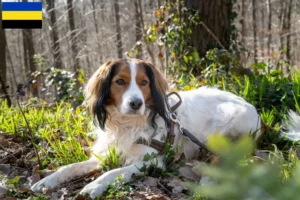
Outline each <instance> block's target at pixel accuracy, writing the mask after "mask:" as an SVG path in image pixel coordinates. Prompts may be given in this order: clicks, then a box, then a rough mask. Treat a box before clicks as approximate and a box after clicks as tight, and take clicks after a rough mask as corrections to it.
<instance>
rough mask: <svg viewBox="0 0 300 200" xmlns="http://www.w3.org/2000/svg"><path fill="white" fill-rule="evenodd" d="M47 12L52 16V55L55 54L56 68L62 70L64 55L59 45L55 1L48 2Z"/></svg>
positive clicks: (50, 22) (50, 21)
mask: <svg viewBox="0 0 300 200" xmlns="http://www.w3.org/2000/svg"><path fill="white" fill-rule="evenodd" d="M47 12H48V14H49V15H50V20H49V24H50V27H51V29H50V34H51V38H52V46H51V47H52V53H53V60H54V67H56V68H62V67H63V63H62V55H61V52H62V51H61V49H60V45H59V36H58V30H57V21H56V14H55V0H47Z"/></svg>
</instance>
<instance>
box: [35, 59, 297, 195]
mask: <svg viewBox="0 0 300 200" xmlns="http://www.w3.org/2000/svg"><path fill="white" fill-rule="evenodd" d="M167 90H168V83H167V81H166V79H165V78H164V76H163V75H162V74H161V73H160V72H159V71H158V70H157V69H156V68H155V67H154V66H153V65H152V64H150V63H148V62H145V61H142V60H136V59H121V60H116V61H113V62H107V63H105V64H104V65H102V66H101V67H100V68H99V69H98V70H97V71H96V72H95V73H94V75H93V76H92V77H91V79H90V80H89V82H88V84H87V86H86V93H85V95H86V102H87V106H88V107H89V109H90V111H91V113H92V114H93V117H94V120H95V123H96V124H97V126H98V127H99V128H96V132H97V135H98V140H97V142H96V144H95V145H94V147H93V149H92V150H93V153H94V154H97V155H99V156H105V155H106V153H107V150H108V146H110V145H116V146H117V149H118V151H119V152H122V156H123V157H124V160H125V163H124V167H122V168H118V169H114V170H111V171H108V172H106V173H104V174H103V175H101V176H100V177H99V178H97V179H96V180H94V181H93V182H91V183H90V184H88V185H86V186H85V187H84V188H83V190H82V191H81V193H89V194H90V196H91V197H96V196H99V195H101V194H102V192H104V191H105V190H106V188H107V183H108V182H113V181H114V180H115V179H116V178H117V177H118V176H119V175H123V176H124V180H125V181H129V180H130V179H131V176H132V175H133V174H139V173H141V172H140V171H139V170H138V168H140V167H142V166H143V164H144V163H145V162H143V157H144V155H145V154H147V153H152V152H157V150H156V149H154V148H151V147H150V146H148V145H144V144H137V141H138V140H139V139H141V138H142V139H144V140H146V141H148V142H149V143H150V142H151V140H153V139H156V140H159V141H162V142H164V140H165V139H166V137H167V132H168V128H169V127H168V121H169V115H170V113H169V111H168V109H167V105H169V106H172V105H174V104H175V103H176V102H177V99H176V98H172V97H171V98H169V99H167V98H166V93H167ZM179 94H180V96H181V98H182V104H181V106H180V107H179V108H178V109H177V110H176V113H177V116H178V119H179V120H180V122H181V124H182V125H183V126H184V127H186V128H188V130H189V131H190V132H191V133H192V134H193V135H194V136H196V137H197V138H198V140H200V141H203V142H205V141H206V139H207V136H209V135H211V134H213V133H216V132H218V133H221V134H224V135H230V136H241V135H247V134H249V133H250V132H255V131H256V138H258V137H259V135H260V134H261V120H260V116H259V115H258V113H257V111H256V109H255V108H254V106H252V105H251V104H249V103H247V102H246V101H245V100H244V99H243V98H241V97H238V96H236V95H234V94H232V93H229V92H224V91H221V90H218V89H214V88H208V87H201V88H199V89H197V90H193V91H188V92H180V93H179ZM291 117H292V120H293V121H294V122H291V123H290V128H292V131H291V132H293V133H294V136H295V135H296V136H297V137H296V138H298V136H299V135H300V117H299V116H298V115H296V114H293V113H292V114H291ZM174 145H175V146H178V147H181V148H180V150H179V152H183V153H184V155H185V157H186V158H187V159H192V158H193V157H195V156H197V153H198V151H199V146H197V145H195V144H194V143H192V142H191V141H190V140H188V139H187V138H185V137H183V136H182V133H181V132H180V131H179V129H178V128H176V129H175V142H174ZM158 161H159V167H164V163H163V162H162V158H159V159H158ZM146 164H147V163H146ZM98 165H99V160H98V159H97V158H95V157H92V158H90V159H89V160H87V161H84V162H80V163H74V164H70V165H67V166H64V167H62V168H60V169H59V170H58V171H57V172H55V173H53V174H51V175H50V176H47V177H45V178H44V179H42V180H40V181H39V182H37V183H36V184H34V185H33V186H32V187H31V189H32V190H33V191H36V192H37V191H41V190H42V188H43V187H46V188H55V187H57V186H59V185H60V184H62V183H64V182H67V181H70V180H71V179H74V178H76V177H79V176H83V175H86V174H88V172H90V171H91V170H93V169H95V168H97V167H98Z"/></svg>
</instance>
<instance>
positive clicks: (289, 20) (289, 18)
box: [286, 0, 293, 79]
mask: <svg viewBox="0 0 300 200" xmlns="http://www.w3.org/2000/svg"><path fill="white" fill-rule="evenodd" d="M292 8H293V0H289V5H288V9H287V12H288V13H287V38H286V43H287V44H286V45H287V50H286V58H287V62H288V66H287V73H288V76H289V78H290V79H291V78H292V74H291V67H292V64H293V63H292V55H291V54H292V50H291V48H292V45H291V32H292V30H291V27H292V12H293V11H292Z"/></svg>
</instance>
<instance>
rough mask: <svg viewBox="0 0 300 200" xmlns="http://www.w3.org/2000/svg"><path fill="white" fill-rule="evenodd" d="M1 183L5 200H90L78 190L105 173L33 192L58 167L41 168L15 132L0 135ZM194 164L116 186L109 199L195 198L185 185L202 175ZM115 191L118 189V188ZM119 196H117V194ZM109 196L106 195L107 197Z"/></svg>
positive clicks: (30, 146) (0, 191)
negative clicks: (41, 192) (175, 173)
mask: <svg viewBox="0 0 300 200" xmlns="http://www.w3.org/2000/svg"><path fill="white" fill-rule="evenodd" d="M0 163H1V164H0V176H1V179H2V184H1V185H0V198H1V199H7V200H8V199H9V200H14V199H27V198H31V199H74V198H75V199H77V200H81V199H89V198H88V197H83V196H78V195H77V194H78V192H79V191H80V190H81V189H82V188H83V187H84V186H85V185H87V184H88V183H89V182H91V181H93V180H95V179H96V178H97V177H99V176H100V175H101V174H102V171H101V170H94V171H91V172H90V173H89V174H88V175H86V176H83V177H79V178H77V179H75V180H72V181H70V182H67V183H65V184H63V185H61V186H60V187H59V188H56V189H49V190H44V191H43V195H41V194H37V193H33V192H32V191H31V190H30V185H32V184H34V183H35V182H37V181H39V180H40V179H41V178H43V177H45V176H48V175H50V174H51V173H53V172H54V171H55V170H54V168H53V166H52V165H51V164H49V165H48V166H47V168H46V169H44V170H42V171H40V170H39V167H38V166H39V165H38V161H37V159H36V157H35V149H34V148H33V145H32V143H31V142H30V141H24V140H21V139H20V138H19V137H16V136H15V135H6V134H2V135H1V136H0ZM193 166H194V163H186V165H185V166H184V167H181V168H180V169H179V173H178V175H177V176H159V173H157V174H158V175H156V176H154V177H150V176H144V177H140V178H138V179H136V180H135V181H134V182H131V183H126V185H124V186H122V187H120V186H117V187H115V188H112V191H110V192H108V193H107V196H106V198H108V199H115V198H120V199H126V198H125V197H127V199H141V200H142V199H152V200H161V199H183V198H185V199H186V198H188V197H191V196H190V195H187V194H188V191H187V190H186V187H185V186H184V183H185V182H191V181H193V182H199V180H200V175H199V174H198V173H197V170H194V168H193ZM4 180H5V183H4ZM114 190H115V191H114ZM114 195H115V196H114ZM104 199H105V198H104Z"/></svg>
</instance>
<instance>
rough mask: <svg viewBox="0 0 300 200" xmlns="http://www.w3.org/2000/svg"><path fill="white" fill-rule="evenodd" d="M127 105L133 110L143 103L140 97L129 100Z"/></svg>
mask: <svg viewBox="0 0 300 200" xmlns="http://www.w3.org/2000/svg"><path fill="white" fill-rule="evenodd" d="M129 105H130V107H131V108H132V109H133V110H138V109H140V107H141V106H142V105H143V101H142V100H141V99H138V98H135V99H132V100H131V101H130V103H129Z"/></svg>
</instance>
